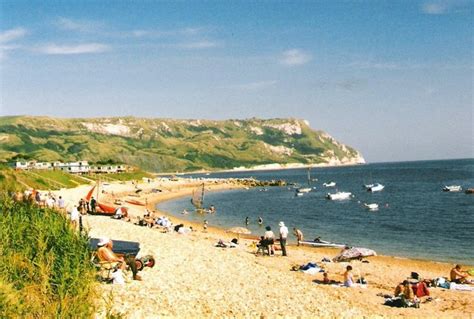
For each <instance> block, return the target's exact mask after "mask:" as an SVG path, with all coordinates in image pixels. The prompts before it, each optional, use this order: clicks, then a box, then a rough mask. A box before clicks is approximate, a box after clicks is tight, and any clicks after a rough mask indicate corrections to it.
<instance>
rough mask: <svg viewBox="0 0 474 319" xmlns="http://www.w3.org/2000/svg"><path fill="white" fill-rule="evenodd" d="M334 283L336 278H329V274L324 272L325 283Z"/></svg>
mask: <svg viewBox="0 0 474 319" xmlns="http://www.w3.org/2000/svg"><path fill="white" fill-rule="evenodd" d="M332 283H334V280H329V275H328V273H327V272H324V273H323V284H325V285H329V284H332Z"/></svg>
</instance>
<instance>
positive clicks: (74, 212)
mask: <svg viewBox="0 0 474 319" xmlns="http://www.w3.org/2000/svg"><path fill="white" fill-rule="evenodd" d="M71 224H72V226H73V227H74V229H76V228H77V225H78V224H79V211H78V210H77V205H74V207H73V208H72V210H71Z"/></svg>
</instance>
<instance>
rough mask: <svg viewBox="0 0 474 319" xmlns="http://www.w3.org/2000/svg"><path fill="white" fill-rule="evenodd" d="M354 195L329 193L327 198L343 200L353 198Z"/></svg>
mask: <svg viewBox="0 0 474 319" xmlns="http://www.w3.org/2000/svg"><path fill="white" fill-rule="evenodd" d="M351 195H352V193H350V192H337V193H333V194H331V193H327V195H326V198H327V199H330V200H343V199H349V198H351Z"/></svg>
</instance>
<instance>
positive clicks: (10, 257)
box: [0, 194, 95, 318]
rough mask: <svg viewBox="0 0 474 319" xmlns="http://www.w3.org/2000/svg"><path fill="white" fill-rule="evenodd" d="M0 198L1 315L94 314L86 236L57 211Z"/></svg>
mask: <svg viewBox="0 0 474 319" xmlns="http://www.w3.org/2000/svg"><path fill="white" fill-rule="evenodd" d="M0 197H1V198H0V255H1V256H2V257H1V258H0V318H25V317H26V318H90V317H92V316H93V314H94V313H95V305H94V303H93V300H94V299H95V290H94V286H95V271H94V269H93V267H92V265H91V263H90V250H89V246H88V238H87V237H86V235H81V234H79V233H78V232H76V231H74V230H73V229H72V228H71V227H70V225H69V221H68V220H67V219H66V217H64V216H63V215H61V214H60V213H58V212H56V211H53V210H49V209H43V208H39V207H37V206H32V205H29V204H26V203H16V202H13V201H11V200H10V199H8V198H7V197H6V196H5V195H1V194H0Z"/></svg>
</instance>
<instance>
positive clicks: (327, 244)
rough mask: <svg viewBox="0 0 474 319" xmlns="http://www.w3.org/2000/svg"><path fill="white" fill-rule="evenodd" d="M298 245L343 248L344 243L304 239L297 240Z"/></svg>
mask: <svg viewBox="0 0 474 319" xmlns="http://www.w3.org/2000/svg"><path fill="white" fill-rule="evenodd" d="M299 244H300V245H308V246H313V247H336V248H344V247H346V245H344V244H336V243H331V242H329V241H324V240H320V241H318V242H316V241H306V240H300V241H299Z"/></svg>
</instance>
